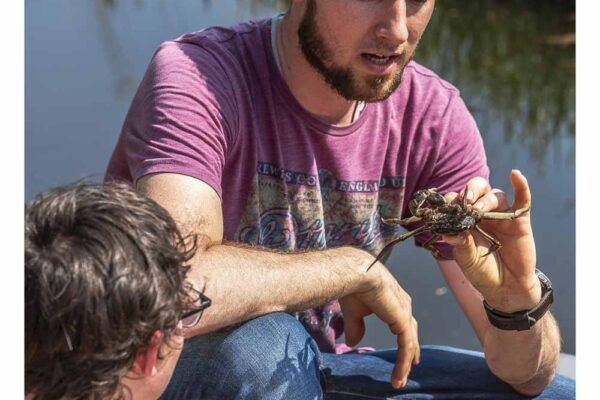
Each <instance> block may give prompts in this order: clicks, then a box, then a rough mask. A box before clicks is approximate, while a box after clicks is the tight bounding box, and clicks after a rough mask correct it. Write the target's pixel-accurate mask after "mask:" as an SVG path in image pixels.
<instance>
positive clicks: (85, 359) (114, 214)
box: [25, 183, 196, 399]
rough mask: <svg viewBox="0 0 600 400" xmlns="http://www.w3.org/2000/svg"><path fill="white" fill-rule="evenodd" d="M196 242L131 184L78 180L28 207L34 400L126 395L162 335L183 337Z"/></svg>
mask: <svg viewBox="0 0 600 400" xmlns="http://www.w3.org/2000/svg"><path fill="white" fill-rule="evenodd" d="M195 246H196V245H195V240H194V239H190V238H184V237H182V235H181V233H180V232H179V230H178V229H177V225H176V224H175V222H174V221H173V219H172V218H171V216H170V215H169V214H168V212H167V211H166V210H164V209H163V208H162V207H160V206H159V205H158V204H157V203H155V202H154V201H152V200H150V199H148V198H146V197H144V196H142V195H140V194H138V193H137V192H136V191H135V190H134V189H133V188H131V187H130V186H128V185H127V184H123V183H110V184H104V185H101V184H90V183H77V184H74V185H71V186H67V187H60V188H56V189H53V190H50V191H47V192H45V193H42V194H40V195H38V196H37V197H36V198H35V199H34V200H33V201H31V202H30V203H29V204H27V205H26V210H25V345H26V351H25V386H26V387H25V390H26V393H29V394H33V395H34V396H35V398H36V399H58V398H68V399H71V398H91V399H100V398H102V399H104V398H112V397H113V396H115V394H117V395H119V394H120V395H122V394H123V393H124V392H123V390H124V388H123V387H122V386H121V385H120V383H119V381H120V379H121V378H122V377H123V376H124V375H125V374H126V373H127V371H128V370H129V369H130V368H131V367H132V365H133V363H134V360H135V358H136V356H137V355H138V354H140V353H141V352H143V351H144V350H146V349H147V348H148V346H149V344H150V341H151V338H152V336H153V334H154V332H156V331H160V332H162V333H163V334H164V336H165V339H166V342H167V343H169V339H170V338H172V335H174V334H176V329H177V325H178V322H179V319H180V315H181V312H182V310H183V309H184V308H185V304H186V302H187V300H186V299H187V296H186V294H185V291H184V289H183V288H184V279H185V274H186V272H187V270H188V268H189V267H188V266H186V264H187V262H188V261H189V259H190V258H191V257H192V256H193V253H194V250H195Z"/></svg>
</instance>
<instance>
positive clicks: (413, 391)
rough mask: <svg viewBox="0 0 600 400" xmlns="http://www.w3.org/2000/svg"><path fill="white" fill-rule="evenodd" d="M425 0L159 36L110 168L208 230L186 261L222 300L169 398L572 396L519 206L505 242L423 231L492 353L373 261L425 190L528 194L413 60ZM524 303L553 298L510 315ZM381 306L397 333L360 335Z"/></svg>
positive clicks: (499, 231) (310, 1)
mask: <svg viewBox="0 0 600 400" xmlns="http://www.w3.org/2000/svg"><path fill="white" fill-rule="evenodd" d="M434 3H435V2H434V0H420V1H417V0H374V1H369V0H294V1H293V2H292V5H291V6H290V9H289V10H288V12H287V13H286V14H285V15H280V16H276V17H273V18H270V19H265V20H259V21H252V22H247V23H242V24H239V25H237V26H234V27H229V28H223V27H214V28H208V29H205V30H202V31H199V32H194V33H190V34H186V35H183V36H181V37H179V38H178V39H175V40H173V41H168V42H165V43H164V44H163V45H161V46H160V48H159V49H158V51H157V52H156V54H155V55H154V57H153V59H152V61H151V63H150V66H149V68H148V71H147V72H146V75H145V77H144V79H143V81H142V83H141V84H140V87H139V89H138V92H137V93H136V96H135V98H134V100H133V104H132V106H131V108H130V110H129V113H128V115H127V118H126V121H125V123H124V126H123V130H122V133H121V136H120V138H119V141H118V143H117V146H116V149H115V151H114V153H113V156H112V158H111V161H110V164H109V166H108V170H107V179H109V180H111V179H116V180H126V181H131V182H135V184H136V185H137V186H138V187H139V188H140V189H141V190H142V191H143V192H144V193H145V194H146V195H148V196H149V197H151V198H153V199H155V200H156V201H157V202H158V203H160V204H161V205H162V206H163V207H165V208H166V209H167V210H169V212H170V213H171V214H172V215H173V216H174V218H175V219H176V220H177V221H178V223H179V224H180V227H181V229H182V230H183V231H184V232H187V233H193V234H197V235H199V237H201V238H202V239H201V240H200V246H199V250H198V251H197V253H196V258H194V259H193V260H192V262H191V264H192V268H191V271H190V276H189V279H190V280H191V281H192V282H193V281H194V279H196V278H195V276H197V275H198V276H199V271H202V275H203V276H208V283H207V284H206V289H205V291H206V294H207V296H209V297H210V298H212V299H213V302H214V304H215V307H213V308H211V309H210V310H207V312H206V314H205V316H204V317H203V318H204V321H203V324H202V326H198V327H197V328H196V329H195V330H194V331H193V333H195V334H197V336H195V337H194V338H193V339H191V340H189V341H188V342H187V343H186V345H185V348H184V350H183V353H182V356H181V358H180V360H179V363H178V366H177V368H176V371H175V374H174V377H173V380H172V381H171V383H170V385H169V387H168V388H167V390H166V392H165V394H164V396H163V397H164V398H168V399H171V398H179V399H189V398H215V399H230V398H246V399H315V398H322V397H325V398H336V399H339V398H346V397H349V398H350V397H351V398H361V397H364V398H407V397H410V398H414V397H427V398H429V397H432V396H435V398H470V397H476V398H494V399H496V398H519V397H520V395H521V394H525V395H537V394H539V393H541V392H544V394H543V396H546V397H547V398H572V397H574V383H573V381H569V380H566V379H563V378H557V379H554V381H553V383H552V384H551V385H550V386H548V385H549V384H550V382H551V381H552V380H553V377H554V375H555V371H556V366H557V362H558V354H559V351H560V334H559V331H558V327H557V325H556V322H555V320H554V319H553V317H552V315H551V314H550V313H549V312H546V311H547V308H548V305H549V301H548V298H549V296H548V293H550V292H549V290H551V289H549V288H548V286H547V285H544V281H542V280H540V278H539V277H538V275H537V274H536V256H535V245H534V239H533V234H532V231H531V226H530V220H529V215H528V214H527V213H526V214H524V215H523V216H522V217H520V218H517V219H515V220H513V221H501V222H498V221H496V222H494V223H490V224H487V225H486V231H488V232H489V233H491V234H492V235H493V236H494V237H497V238H498V239H500V241H501V242H502V245H503V247H502V249H501V250H499V251H498V252H496V253H494V254H495V255H494V256H488V257H484V255H485V254H486V253H487V251H488V248H489V246H490V245H489V243H488V242H487V241H486V240H485V239H482V237H481V236H479V235H472V234H470V233H466V234H464V235H459V236H455V237H446V238H444V239H443V240H442V239H439V240H438V239H437V238H435V237H432V236H431V235H430V234H429V233H426V232H425V233H423V234H420V235H418V236H416V243H417V244H418V245H422V246H425V247H426V248H428V249H430V250H431V251H432V253H433V254H434V256H435V258H436V260H437V262H438V264H439V266H440V269H441V272H442V274H443V275H444V277H445V278H446V280H447V282H448V285H449V287H450V288H451V290H452V292H453V293H454V294H455V296H456V298H457V300H458V302H459V304H460V305H461V306H462V308H463V310H464V311H465V313H466V315H467V317H468V318H469V320H470V322H471V324H472V326H473V328H474V330H475V332H476V334H477V336H478V338H479V339H480V341H481V343H482V345H483V350H484V355H482V354H481V353H475V352H470V351H464V350H459V349H452V348H447V347H431V346H429V347H428V346H423V347H421V346H419V343H418V337H417V322H416V320H415V319H414V318H413V316H412V308H411V298H410V296H409V295H408V294H407V293H406V292H405V291H404V290H403V289H402V287H401V286H400V284H399V283H398V282H397V281H396V280H395V279H394V278H393V276H392V275H391V274H390V272H389V271H388V270H387V269H386V267H385V265H384V264H383V263H382V262H380V260H377V259H376V256H377V255H378V254H379V253H380V251H381V250H382V249H383V248H384V246H385V245H386V244H387V243H389V242H390V241H392V240H393V239H394V238H395V237H397V235H398V230H397V229H396V228H394V227H393V226H389V225H387V224H385V223H382V219H389V218H402V217H406V216H409V215H410V213H409V209H408V203H409V200H410V199H411V197H412V195H413V193H415V192H416V191H418V190H421V189H426V188H434V187H435V188H437V189H438V192H439V193H443V194H444V195H445V196H446V198H447V199H448V200H449V201H453V200H457V199H458V200H460V199H461V196H460V195H459V194H458V193H460V192H461V191H462V189H463V188H464V187H465V186H468V191H467V192H466V193H467V200H468V202H469V203H470V204H472V205H473V206H474V207H479V208H481V209H483V210H497V211H508V210H516V209H518V208H522V207H527V206H528V205H529V204H530V201H531V197H530V192H529V188H528V185H527V181H526V179H525V177H524V176H523V175H522V174H521V173H520V172H518V171H513V172H512V173H511V182H512V184H513V188H514V192H515V196H514V203H513V204H512V205H510V204H509V203H508V201H507V198H506V196H505V195H504V193H503V192H502V191H499V190H492V189H491V187H490V185H489V184H488V181H487V180H488V176H489V169H488V167H487V164H486V158H485V153H484V148H483V143H482V140H481V137H480V134H479V132H478V129H477V126H476V124H475V122H474V120H473V118H472V116H471V115H470V113H469V112H468V110H467V108H466V106H465V104H464V102H463V100H462V99H461V97H460V94H459V91H458V90H457V89H456V88H455V87H453V86H452V85H451V84H449V83H447V82H445V81H443V80H442V79H441V78H440V77H438V76H437V75H435V74H434V73H433V72H431V71H430V70H428V69H426V68H425V67H423V66H421V65H418V64H417V63H415V62H414V61H411V58H412V56H413V54H414V52H415V49H416V47H417V44H418V42H419V39H420V38H421V36H422V34H423V32H424V31H425V28H426V26H427V24H428V23H429V21H430V18H431V15H432V13H433V10H434V5H435V4H434ZM417 226H418V225H415V224H411V225H409V226H408V228H409V229H413V228H416V227H417ZM198 279H200V278H198ZM483 300H485V304H487V307H488V310H492V311H489V312H486V308H485V307H484V303H483ZM494 310H495V311H494ZM531 310H538V311H540V312H539V313H538V314H542V315H538V314H535V315H537V318H533V317H532V318H531V320H529V319H527V318H525V319H524V321H527V326H526V327H523V325H522V324H521V325H519V323H518V321H519V318H521V319H520V320H521V321H522V320H523V318H522V316H523V315H525V314H524V312H526V311H531ZM494 312H495V314H494ZM371 313H374V314H376V315H377V316H378V317H379V318H380V319H382V320H383V321H384V322H385V323H386V324H387V325H388V326H389V328H390V330H391V332H392V333H393V334H394V335H396V336H397V342H398V349H397V350H394V351H381V352H369V351H367V350H366V349H356V350H352V348H351V347H350V346H353V345H356V344H357V343H358V342H359V341H360V339H361V338H362V336H363V334H364V330H365V327H364V317H366V316H367V315H369V314H371ZM488 314H490V316H489V317H488ZM498 315H500V317H498ZM531 315H534V314H533V313H532V314H531ZM504 317H505V318H506V320H507V321H508V322H507V323H506V324H505V325H502V324H501V323H499V322H498V318H500V319H501V318H504ZM225 327H230V328H228V329H223V328H225ZM517 329H525V330H524V331H521V330H517ZM343 332H344V333H345V341H346V343H338V342H337V341H336V340H337V339H339V338H340V336H341V334H342V333H343ZM200 334H202V335H200ZM484 356H485V358H484ZM486 362H487V365H486ZM548 396H549V397H548ZM553 396H554V397H553ZM557 396H558V397H557Z"/></svg>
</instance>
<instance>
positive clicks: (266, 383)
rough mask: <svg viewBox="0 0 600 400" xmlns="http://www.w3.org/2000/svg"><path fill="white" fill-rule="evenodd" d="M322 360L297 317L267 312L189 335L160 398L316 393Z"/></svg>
mask: <svg viewBox="0 0 600 400" xmlns="http://www.w3.org/2000/svg"><path fill="white" fill-rule="evenodd" d="M320 360H321V354H320V352H319V349H318V347H317V345H316V343H315V342H314V340H313V339H312V338H311V337H310V335H309V334H308V333H307V332H306V330H305V329H304V328H303V327H302V325H301V324H300V323H299V322H298V321H297V320H296V318H294V317H293V316H291V315H289V314H286V313H273V314H267V315H264V316H262V317H259V318H256V319H253V320H251V321H248V322H246V323H244V324H243V325H241V326H239V327H236V328H233V329H229V330H227V331H224V332H218V333H215V334H210V335H203V336H197V337H194V338H192V339H190V340H189V342H188V343H186V345H185V346H184V350H183V352H182V355H181V358H180V360H179V362H178V364H177V367H176V369H175V373H174V375H173V378H172V379H171V383H169V387H168V388H167V390H166V391H165V394H164V395H163V397H162V398H165V399H184V398H185V399H190V398H203V399H205V398H207V399H210V398H215V399H217V398H218V399H223V398H228V399H229V398H231V399H236V398H244V399H317V398H321V397H322V390H321V386H320V372H319V365H320Z"/></svg>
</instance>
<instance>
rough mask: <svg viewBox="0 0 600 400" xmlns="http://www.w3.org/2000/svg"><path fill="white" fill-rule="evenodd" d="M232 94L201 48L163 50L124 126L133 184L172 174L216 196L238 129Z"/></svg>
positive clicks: (170, 45) (172, 44) (166, 46)
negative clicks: (206, 187) (200, 184)
mask: <svg viewBox="0 0 600 400" xmlns="http://www.w3.org/2000/svg"><path fill="white" fill-rule="evenodd" d="M232 93H233V90H232V89H231V82H230V80H229V79H228V77H227V71H226V69H225V68H224V67H223V66H222V64H221V63H219V62H218V60H217V59H216V58H215V56H214V55H213V54H211V53H210V52H208V51H207V50H206V49H204V48H203V47H202V46H199V45H197V44H191V43H177V42H166V43H165V44H163V45H162V46H161V47H160V48H159V49H158V51H157V52H156V54H155V55H154V57H153V59H152V61H151V63H150V65H149V67H148V70H147V71H146V74H145V76H144V78H143V80H142V82H141V84H140V87H139V89H138V92H137V93H136V96H135V98H134V100H133V102H132V106H131V108H130V110H129V113H128V116H127V118H126V123H125V125H124V132H123V135H125V148H126V153H127V162H128V167H129V170H130V171H131V175H132V179H133V181H134V182H135V181H137V180H138V179H139V178H141V177H143V176H145V175H148V174H153V173H164V172H170V173H178V174H183V175H188V176H191V177H194V178H196V179H199V180H202V181H203V182H205V183H207V184H208V185H210V186H211V187H212V188H213V189H214V190H215V191H216V192H217V194H218V195H219V196H221V195H222V187H221V176H222V172H223V167H224V164H225V158H226V155H227V152H228V150H229V149H230V147H231V146H232V143H233V142H234V141H235V136H234V132H237V125H238V124H237V108H236V102H235V98H234V97H233V94H232Z"/></svg>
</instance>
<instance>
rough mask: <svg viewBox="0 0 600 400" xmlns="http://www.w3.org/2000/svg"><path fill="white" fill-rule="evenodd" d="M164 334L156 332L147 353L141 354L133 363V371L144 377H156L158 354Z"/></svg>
mask: <svg viewBox="0 0 600 400" xmlns="http://www.w3.org/2000/svg"><path fill="white" fill-rule="evenodd" d="M163 337H164V335H163V333H162V332H160V331H156V332H154V334H153V335H152V339H150V345H149V346H148V349H146V351H144V352H142V353H139V354H138V355H137V357H136V358H135V361H134V362H133V371H135V372H136V373H138V374H140V375H142V376H144V377H150V376H154V375H156V372H157V369H156V363H157V361H158V352H159V351H160V347H161V345H162V343H163Z"/></svg>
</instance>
